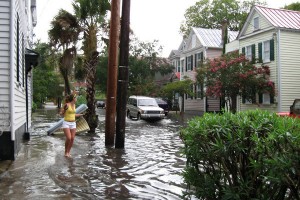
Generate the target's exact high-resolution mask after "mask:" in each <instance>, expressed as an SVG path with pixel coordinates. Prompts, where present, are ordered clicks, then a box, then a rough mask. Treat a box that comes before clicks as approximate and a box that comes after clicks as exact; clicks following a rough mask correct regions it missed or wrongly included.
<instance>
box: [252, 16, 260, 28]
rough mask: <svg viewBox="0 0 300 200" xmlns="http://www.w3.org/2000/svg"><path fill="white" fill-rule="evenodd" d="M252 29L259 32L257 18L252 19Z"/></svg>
mask: <svg viewBox="0 0 300 200" xmlns="http://www.w3.org/2000/svg"><path fill="white" fill-rule="evenodd" d="M253 29H254V31H257V30H259V17H254V18H253Z"/></svg>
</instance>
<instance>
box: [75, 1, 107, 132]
mask: <svg viewBox="0 0 300 200" xmlns="http://www.w3.org/2000/svg"><path fill="white" fill-rule="evenodd" d="M73 8H74V11H75V15H76V16H77V17H78V19H79V23H80V25H81V27H82V29H83V47H82V50H83V51H84V59H85V70H86V82H87V91H86V99H87V106H88V110H87V112H86V115H85V118H86V120H87V122H88V124H89V126H90V132H95V129H96V127H97V125H98V118H97V116H96V112H95V82H96V66H97V63H98V61H99V58H98V54H99V53H98V51H97V43H98V40H97V34H98V33H99V32H100V28H101V27H107V24H106V23H105V16H106V13H107V11H108V10H109V9H110V3H109V0H74V2H73Z"/></svg>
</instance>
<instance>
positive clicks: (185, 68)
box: [185, 57, 187, 72]
mask: <svg viewBox="0 0 300 200" xmlns="http://www.w3.org/2000/svg"><path fill="white" fill-rule="evenodd" d="M185 71H186V72H187V57H185Z"/></svg>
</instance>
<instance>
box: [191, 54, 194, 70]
mask: <svg viewBox="0 0 300 200" xmlns="http://www.w3.org/2000/svg"><path fill="white" fill-rule="evenodd" d="M193 61H194V60H193V55H191V71H193Z"/></svg>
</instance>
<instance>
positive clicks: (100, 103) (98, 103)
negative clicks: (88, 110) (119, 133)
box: [96, 100, 105, 108]
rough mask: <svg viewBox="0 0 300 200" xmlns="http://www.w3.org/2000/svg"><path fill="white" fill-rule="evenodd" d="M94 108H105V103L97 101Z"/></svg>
mask: <svg viewBox="0 0 300 200" xmlns="http://www.w3.org/2000/svg"><path fill="white" fill-rule="evenodd" d="M96 106H97V108H105V101H102V100H101V101H97V102H96Z"/></svg>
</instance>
